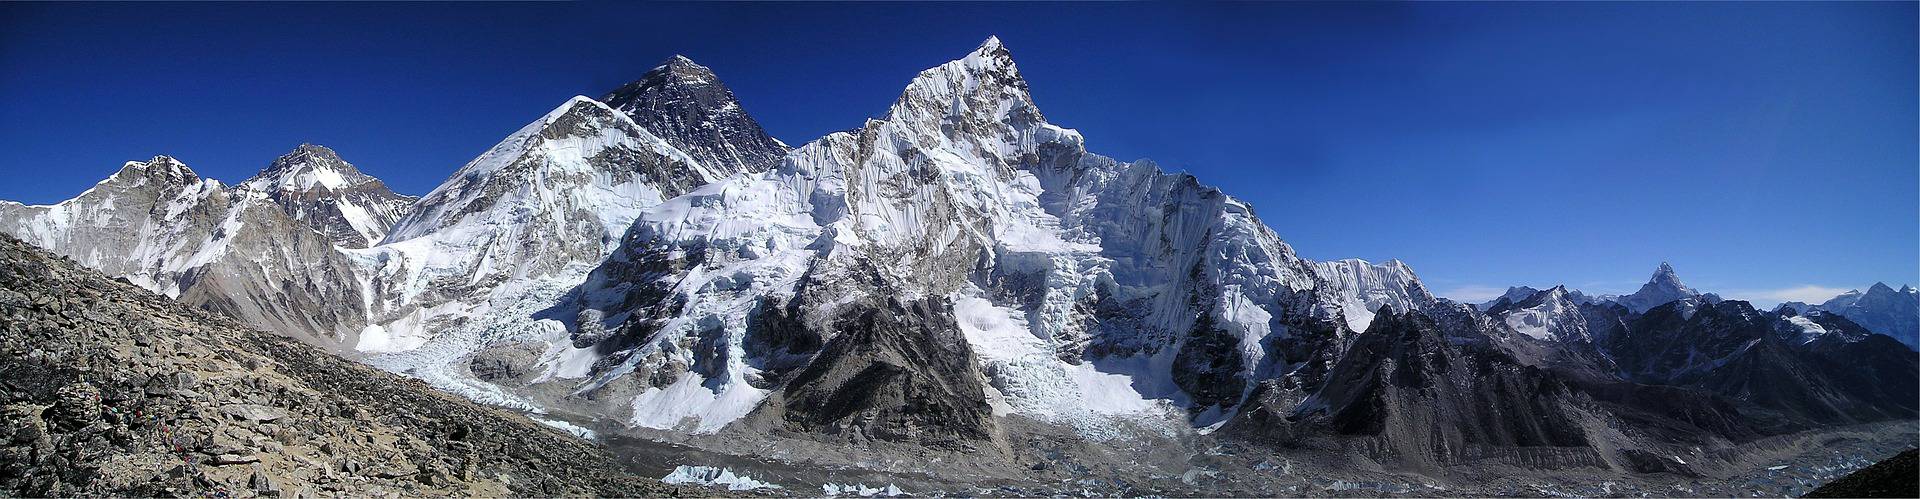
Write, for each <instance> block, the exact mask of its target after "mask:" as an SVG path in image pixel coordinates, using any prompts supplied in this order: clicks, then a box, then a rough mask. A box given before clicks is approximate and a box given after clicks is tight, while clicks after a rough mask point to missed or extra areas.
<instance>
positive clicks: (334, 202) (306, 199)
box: [238, 143, 414, 248]
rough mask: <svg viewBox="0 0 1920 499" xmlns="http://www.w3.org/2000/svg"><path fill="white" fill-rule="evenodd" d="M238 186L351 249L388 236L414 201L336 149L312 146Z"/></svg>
mask: <svg viewBox="0 0 1920 499" xmlns="http://www.w3.org/2000/svg"><path fill="white" fill-rule="evenodd" d="M238 187H239V188H240V189H242V190H244V191H247V192H248V193H250V195H259V196H264V197H265V198H267V199H268V200H270V201H271V202H273V203H274V204H277V205H279V206H280V209H281V210H282V211H285V212H286V214H287V216H289V217H292V218H293V219H294V220H296V221H299V222H301V223H304V224H306V225H307V226H309V227H312V228H313V229H314V230H316V231H319V232H320V233H321V234H323V235H325V236H327V239H329V240H332V241H333V242H334V244H337V245H340V246H342V247H347V248H365V247H367V246H371V245H373V244H374V243H377V242H379V241H380V240H381V239H383V238H385V237H386V235H387V231H388V229H391V228H392V227H393V224H394V222H395V221H397V220H399V219H400V216H401V215H402V214H404V213H405V212H406V209H407V207H408V206H409V205H412V204H413V200H414V199H413V197H411V196H403V195H400V194H396V193H394V192H393V191H392V190H391V189H388V188H387V185H386V183H384V182H381V181H380V179H377V178H374V177H373V176H371V175H367V174H365V173H361V172H360V169H359V168H356V167H354V166H353V163H348V162H347V161H346V160H344V159H341V158H340V154H339V153H336V152H334V150H333V149H329V148H327V147H326V146H321V145H316V144H311V143H308V144H300V146H299V147H295V148H294V149H293V151H290V152H288V153H286V154H284V155H281V156H280V157H279V158H276V159H274V160H273V162H272V163H270V164H268V165H267V167H266V168H265V169H262V170H260V173H258V174H255V175H254V176H253V178H249V179H247V180H246V181H245V182H241V183H240V184H239V186H238Z"/></svg>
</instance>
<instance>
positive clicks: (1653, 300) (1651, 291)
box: [1615, 262, 1700, 313]
mask: <svg viewBox="0 0 1920 499" xmlns="http://www.w3.org/2000/svg"><path fill="white" fill-rule="evenodd" d="M1697 296H1700V293H1699V292H1697V291H1694V290H1693V288H1689V287H1687V285H1686V283H1683V282H1680V275H1679V274H1678V273H1676V272H1674V270H1673V265H1672V264H1669V263H1667V262H1660V267H1659V268H1657V269H1654V271H1653V277H1652V278H1649V279H1648V280H1647V283H1646V284H1643V285H1641V286H1640V290H1639V291H1635V292H1634V293H1633V294H1631V295H1627V296H1623V297H1620V298H1619V299H1617V300H1615V302H1617V303H1619V304H1621V305H1625V306H1626V307H1627V309H1628V310H1632V311H1633V312H1635V313H1645V312H1646V311H1647V310H1649V309H1652V308H1653V307H1658V306H1660V305H1664V304H1666V303H1668V302H1671V301H1674V300H1681V299H1686V298H1693V297H1697Z"/></svg>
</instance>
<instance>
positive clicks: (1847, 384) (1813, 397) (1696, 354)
mask: <svg viewBox="0 0 1920 499" xmlns="http://www.w3.org/2000/svg"><path fill="white" fill-rule="evenodd" d="M1816 319H1817V320H1819V321H1823V322H1824V323H1825V324H1828V325H1832V326H1833V329H1834V330H1835V331H1836V332H1833V333H1829V334H1826V335H1822V336H1821V337H1819V338H1818V339H1816V340H1814V341H1812V342H1809V343H1806V344H1803V345H1793V344H1790V343H1789V342H1788V341H1787V340H1786V339H1785V338H1783V337H1782V336H1781V335H1780V333H1779V332H1778V328H1779V327H1780V326H1778V325H1777V323H1778V321H1779V320H1780V319H1778V318H1776V317H1774V316H1770V315H1768V314H1763V313H1761V312H1759V311H1756V310H1754V309H1753V307H1751V306H1749V305H1748V304H1747V303H1746V302H1741V301H1732V300H1729V301H1723V302H1720V303H1717V304H1704V303H1699V302H1694V301H1688V300H1682V301H1677V302H1673V303H1669V304H1667V305H1662V306H1660V307H1655V308H1654V309H1652V310H1649V311H1647V313H1646V315H1643V316H1640V317H1638V318H1635V319H1633V320H1632V321H1631V322H1630V323H1628V324H1626V325H1625V326H1624V329H1623V330H1621V331H1619V332H1616V333H1614V335H1613V337H1612V338H1611V339H1612V341H1611V343H1610V344H1608V345H1605V346H1604V349H1605V350H1606V351H1607V352H1608V353H1609V354H1610V355H1611V357H1612V358H1613V359H1614V360H1615V361H1617V362H1618V363H1619V366H1620V370H1621V375H1622V376H1623V377H1625V378H1626V379H1627V380H1628V381H1633V382H1637V383H1645V384H1658V385H1672V386H1682V387H1688V388H1694V389H1699V390H1704V391H1706V392H1708V393H1713V394H1716V395H1720V396H1724V397H1728V398H1731V399H1734V400H1738V401H1741V402H1743V403H1748V404H1753V405H1755V406H1758V407H1759V408H1762V409H1764V410H1767V411H1771V412H1775V413H1777V414H1778V417H1783V418H1786V419H1788V420H1795V421H1801V422H1805V423H1809V424H1846V423H1858V422H1869V421H1880V420H1886V419H1893V418H1912V417H1914V415H1915V413H1916V408H1915V406H1916V404H1920V401H1916V400H1915V397H1914V394H1915V393H1920V386H1916V383H1920V382H1917V381H1915V380H1916V369H1917V368H1916V365H1920V355H1916V354H1915V353H1914V351H1913V350H1911V349H1908V348H1906V347H1905V346H1904V345H1901V344H1899V343H1898V342H1896V341H1893V340H1892V339H1891V338H1888V337H1886V336H1884V335H1867V336H1861V335H1860V334H1859V332H1858V329H1857V326H1850V325H1847V324H1845V323H1843V322H1839V320H1843V319H1839V320H1836V319H1838V318H1816ZM1849 330H1851V332H1849Z"/></svg>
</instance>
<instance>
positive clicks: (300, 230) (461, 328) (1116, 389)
mask: <svg viewBox="0 0 1920 499" xmlns="http://www.w3.org/2000/svg"><path fill="white" fill-rule="evenodd" d="M1270 215H1271V214H1270ZM1280 215H1281V216H1289V215H1290V214H1286V213H1281V214H1280ZM0 231H4V232H5V233H7V234H10V235H12V236H14V237H17V238H19V239H20V240H23V241H26V242H28V243H31V244H33V245H36V246H40V247H42V248H45V249H47V250H50V251H52V252H55V253H58V254H62V255H66V256H68V257H70V258H72V259H74V260H75V261H77V262H79V263H81V264H84V265H86V266H89V267H93V268H95V269H99V270H100V271H102V272H105V273H107V274H110V275H114V276H118V277H121V278H123V279H125V280H127V281H128V282H131V283H133V284H137V285H140V286H142V287H145V288H147V289H149V290H152V291H154V292H157V293H161V294H164V295H166V296H168V297H172V298H174V299H176V300H178V301H180V302H182V303H185V304H188V305H191V306H195V307H199V308H202V309H205V310H209V311H213V312H218V313H221V314H225V315H228V316H231V317H234V318H236V319H239V320H241V321H243V322H246V323H248V324H251V325H253V326H255V327H258V328H261V329H263V330H267V331H272V332H276V333H280V334H284V335H287V336H290V337H293V338H297V339H299V340H301V341H305V342H308V343H311V344H313V345H316V346H319V347H322V348H325V349H329V350H331V351H333V352H336V353H339V354H342V355H346V356H349V357H351V358H354V359H356V360H360V361H362V362H366V363H369V364H371V365H373V366H377V367H380V368H383V369H387V370H390V371H393V372H397V373H403V374H406V375H408V376H412V377H415V378H418V379H421V380H424V381H426V382H428V383H430V384H432V385H433V386H435V387H437V388H440V389H442V390H446V391H449V392H452V393H456V394H459V395H461V396H464V397H467V398H469V399H472V400H474V401H477V402H482V403H486V404H491V405H495V406H500V407H506V408H511V409H517V410H521V411H527V412H537V413H553V414H569V415H577V416H579V417H581V418H583V419H588V420H600V421H605V422H608V423H609V424H612V425H615V426H617V427H619V428H621V429H623V430H627V431H631V432H633V433H634V434H637V435H642V436H647V437H650V438H656V439H662V440H673V441H678V442H684V443H689V444H691V445H695V446H698V447H702V448H705V449H709V450H712V451H716V452H721V453H732V454H752V453H754V452H756V451H754V450H752V449H755V448H760V447H755V446H756V445H763V444H754V443H749V442H780V444H779V445H783V446H788V447H783V448H789V449H834V448H844V447H846V446H858V447H860V448H867V449H883V450H885V451H886V452H933V453H956V454H953V455H955V456H959V455H967V456H975V457H972V458H966V459H978V457H977V456H982V455H984V456H998V457H996V458H993V459H991V460H989V462H979V463H974V462H972V461H968V462H969V463H972V464H969V465H968V466H979V467H980V469H982V470H985V471H980V473H983V474H985V475H988V476H1022V477H1034V476H1048V477H1051V476H1054V475H1051V474H1050V473H1057V472H1058V471H1044V472H1043V471H1040V470H1056V468H1050V467H1049V466H1055V465H1053V464H1047V463H1048V462H1050V461H1048V460H1049V459H1056V458H1055V457H1046V456H1059V455H1083V456H1084V455H1089V454H1075V453H1078V452H1095V451H1084V450H1075V451H1059V452H1054V453H1052V454H1049V453H1047V452H1041V451H1036V450H1034V449H1035V447H1033V446H1034V445H1037V444H1035V443H1034V442H1038V441H1040V440H1042V437H1041V436H1045V437H1044V438H1045V439H1051V440H1048V441H1053V442H1061V441H1065V442H1074V443H1073V444H1071V445H1076V446H1079V445H1085V446H1098V445H1110V444H1109V443H1110V442H1115V441H1120V440H1125V439H1129V438H1205V439H1224V440H1226V441H1232V442H1237V443H1240V444H1254V445H1259V446H1262V447H1264V448H1270V449H1291V450H1295V451H1302V452H1328V453H1344V454H1350V455H1354V456H1359V457H1358V459H1363V460H1365V461H1367V462H1369V463H1371V464H1368V465H1367V466H1369V467H1376V468H1379V469H1385V470H1414V471H1418V472H1423V473H1433V474H1438V475H1444V474H1445V473H1448V471H1447V470H1450V469H1452V468H1453V467H1455V466H1460V465H1483V464H1484V465H1499V466H1506V467H1515V468H1519V469H1532V470H1551V469H1564V468H1579V467H1591V468H1599V469H1607V470H1614V471H1625V472H1637V473H1678V474H1699V473H1727V471H1726V470H1728V469H1731V468H1732V467H1735V466H1737V464H1735V463H1738V462H1742V461H1741V460H1742V459H1746V458H1745V457H1740V456H1743V454H1740V453H1738V452H1734V451H1731V450H1726V449H1730V448H1732V446H1737V445H1741V444H1745V443H1750V442H1755V441H1759V440H1761V439H1765V438H1773V437H1778V436H1781V435H1787V434H1792V433H1795V432H1801V431H1812V430H1819V429H1826V428H1840V427H1851V426H1852V425H1860V424H1866V423H1876V422H1885V421H1904V420H1911V419H1913V418H1914V417H1915V415H1916V411H1920V400H1917V399H1920V396H1916V395H1920V385H1917V384H1916V383H1917V382H1920V371H1917V370H1916V364H1920V354H1916V353H1915V352H1914V350H1913V349H1912V346H1913V345H1914V344H1915V338H1916V337H1920V334H1916V304H1920V299H1916V293H1915V291H1914V290H1913V288H1912V287H1905V288H1902V289H1900V290H1897V291H1896V290H1893V289H1891V288H1889V287H1887V286H1885V285H1875V286H1874V287H1873V288H1871V289H1869V290H1868V291H1867V292H1865V293H1858V292H1854V293H1849V294H1846V295H1842V296H1840V297H1837V298H1835V299H1834V300H1831V301H1828V302H1826V303H1824V304H1821V305H1818V306H1809V305H1805V304H1786V305H1782V306H1781V307H1779V308H1777V309H1775V310H1772V311H1760V310H1755V309H1754V308H1753V307H1751V306H1750V305H1748V304H1747V303H1745V302H1741V301H1735V300H1724V299H1722V298H1720V297H1718V296H1715V295H1713V294H1711V293H1702V292H1699V291H1696V290H1694V289H1692V288H1689V287H1687V286H1686V285H1685V284H1683V283H1682V282H1681V281H1680V279H1679V277H1678V275H1677V273H1676V272H1675V270H1674V269H1673V268H1672V267H1671V266H1669V265H1666V264H1664V263H1662V264H1660V266H1659V268H1658V269H1657V270H1656V271H1655V273H1654V274H1653V276H1652V278H1651V279H1650V280H1649V281H1648V282H1647V284H1646V285H1644V286H1642V287H1641V288H1640V289H1639V290H1638V291H1637V292H1635V293H1633V294H1630V295H1626V296H1590V295H1586V294H1584V293H1581V292H1579V291H1577V290H1572V289H1567V288H1565V287H1564V286H1556V287H1553V288H1551V289H1546V290H1538V289H1533V288H1525V287H1515V288H1512V289H1510V290H1508V292H1507V293H1505V294H1504V295H1503V296H1501V297H1500V298H1497V299H1495V300H1494V301H1492V302H1489V303H1484V304H1480V305H1478V306H1473V305H1467V304H1461V303H1456V302H1453V301H1450V300H1447V299H1444V298H1438V297H1435V296H1433V295H1432V294H1431V293H1430V292H1429V291H1428V290H1427V288H1426V287H1425V286H1424V285H1423V284H1421V282H1420V280H1419V279H1418V277H1416V276H1415V274H1414V272H1413V270H1412V268H1411V267H1409V266H1408V265H1406V264H1405V263H1402V262H1399V261H1397V260H1395V261H1388V262H1385V263H1380V264H1375V263H1370V262H1366V261H1362V260H1338V261H1327V262H1313V261H1309V260H1306V259H1304V258H1301V257H1299V256H1298V255H1297V254H1295V252H1294V250H1293V249H1292V247H1291V246H1289V245H1288V244H1287V243H1285V242H1283V241H1282V240H1281V238H1280V236H1279V235H1278V234H1276V233H1274V231H1273V230H1272V229H1270V228H1269V227H1268V226H1267V225H1266V224H1265V223H1263V222H1262V221H1261V219H1260V217H1259V216H1257V215H1256V214H1255V210H1254V208H1253V207H1252V206H1251V205H1250V204H1248V203H1246V202H1244V201H1241V200H1239V199H1236V198H1234V197H1232V196H1231V195H1228V194H1227V193H1225V192H1223V191H1221V190H1220V189H1217V188H1214V187H1210V186H1207V185H1205V184H1202V183H1200V180H1199V179H1197V178H1195V177H1193V176H1191V175H1187V174H1182V173H1169V172H1167V171H1164V170H1162V169H1161V168H1160V167H1158V166H1157V165H1155V164H1153V163H1152V162H1149V161H1144V160H1143V161H1138V162H1120V161H1116V160H1114V159H1112V158H1108V157H1105V156H1100V155H1098V154H1094V153H1092V152H1089V151H1088V150H1087V149H1086V142H1085V139H1084V138H1083V137H1082V136H1081V135H1080V133H1079V132H1076V131H1074V130H1072V129H1068V128H1063V127H1061V126H1058V125H1056V124H1054V123H1052V122H1050V121H1049V120H1048V119H1047V117H1046V116H1045V115H1043V114H1042V113H1041V112H1040V109H1039V108H1038V107H1037V106H1036V105H1035V103H1034V102H1033V99H1032V95H1031V94H1030V93H1029V89H1028V84H1027V81H1026V80H1025V79H1024V78H1023V77H1022V76H1021V73H1020V71H1019V70H1018V69H1017V68H1016V66H1015V64H1014V61H1013V58H1012V55H1011V52H1010V51H1009V50H1008V49H1007V48H1006V47H1005V46H1003V45H1002V44H1001V42H1000V41H999V40H998V39H988V40H987V41H986V42H985V43H984V44H982V45H980V46H979V47H978V48H976V49H975V50H973V51H971V52H969V53H967V54H966V55H964V56H963V57H961V58H959V59H956V60H953V61H950V62H947V63H945V64H941V65H939V66H936V67H933V68H931V69H927V70H925V71H922V72H920V73H919V74H918V75H917V76H915V77H914V78H913V79H912V80H911V81H909V82H908V83H907V85H906V87H905V90H904V91H903V92H902V93H901V95H900V96H899V97H898V99H896V100H895V101H894V102H893V104H892V105H891V106H890V107H889V108H888V109H887V110H886V111H885V112H884V113H883V114H881V115H880V117H879V118H874V119H870V120H867V121H866V122H865V123H862V124H859V126H858V127H856V128H852V129H849V130H847V131H842V132H836V133H833V134H829V135H827V136H825V137H821V138H819V139H817V140H814V141H812V142H809V143H806V144H802V145H800V146H798V147H789V146H787V145H786V144H783V143H781V142H779V141H778V140H774V139H773V138H772V137H771V136H768V135H767V134H766V133H765V132H764V131H763V130H762V129H761V128H760V126H759V125H758V124H757V123H755V121H754V120H753V119H752V118H751V117H750V116H749V115H748V114H747V112H746V111H745V110H744V109H743V108H742V106H741V105H740V103H739V102H738V101H737V100H736V99H735V97H734V95H733V94H732V92H731V91H729V90H728V89H727V88H726V87H725V86H724V85H723V84H722V83H721V82H720V80H719V78H718V77H717V76H715V74H714V73H713V72H712V71H710V70H709V69H707V68H705V67H703V66H700V65H698V64H695V63H694V62H693V61H691V60H688V59H686V58H683V57H677V56H676V57H674V58H672V59H669V60H668V61H666V62H665V63H663V64H661V65H660V66H658V67H656V68H654V69H653V70H652V71H650V72H648V73H647V74H646V75H644V76H642V77H641V78H640V79H639V80H636V81H634V82H633V83H629V84H627V85H624V86H621V87H620V88H618V89H616V90H614V91H612V92H610V93H608V94H606V95H605V97H603V98H602V99H599V100H596V99H592V98H588V97H584V96H581V97H574V98H572V99H569V100H567V101H566V102H564V103H562V104H561V105H560V106H559V107H557V108H555V109H554V110H553V111H552V112H550V113H548V114H546V115H544V116H542V117H540V118H538V119H536V120H534V121H533V122H531V123H529V124H527V125H526V126H525V127H523V128H521V129H520V130H518V131H516V132H513V133H512V134H510V135H508V136H507V137H506V138H505V139H503V140H502V141H500V142H499V143H498V144H496V145H495V146H493V147H492V148H490V149H489V150H487V151H486V152H484V153H482V154H481V155H480V156H479V157H476V158H474V159H473V160H472V161H471V162H469V163H467V164H466V165H465V166H462V167H460V168H459V169H457V170H455V171H454V172H453V173H452V175H451V176H450V177H449V178H448V179H447V180H446V181H445V182H443V183H442V184H440V185H439V186H438V187H437V188H435V189H434V190H433V191H432V192H430V193H428V194H427V195H425V196H423V197H420V198H417V199H415V198H411V197H407V196H402V195H398V194H395V193H393V192H391V191H390V190H388V189H387V188H386V187H385V186H384V185H383V184H382V183H381V182H380V181H379V180H377V179H374V178H372V177H370V176H368V175H365V174H364V173H361V172H360V171H358V170H357V169H355V168H354V166H353V165H351V164H349V163H347V162H346V161H344V160H342V159H341V158H340V157H339V156H338V155H337V154H336V153H335V152H334V151H332V150H329V149H327V148H325V147H320V146H316V145H301V146H300V147H298V148H297V149H295V150H294V151H293V152H291V153H288V154H287V155H286V156H283V157H281V158H279V159H277V160H274V161H273V162H272V163H270V164H269V166H268V167H267V168H266V169H265V170H263V171H262V172H261V173H260V174H259V175H257V176H255V177H254V178H252V179H248V180H246V181H243V182H241V183H238V184H232V185H228V184H224V183H221V182H219V181H217V180H211V179H203V178H201V177H199V176H198V175H196V174H195V173H194V172H193V171H192V170H190V169H188V168H187V167H186V165H185V164H183V163H181V162H179V161H177V160H175V159H173V158H169V157H165V156H160V157H155V158H154V159H152V160H150V161H146V162H129V163H127V164H126V165H125V166H124V167H123V168H122V169H121V170H120V171H119V172H117V173H114V174H113V175H112V176H110V177H108V178H107V179H106V180H103V181H101V182H100V183H99V184H98V185H96V186H95V187H93V188H92V189H89V190H87V191H86V192H84V193H82V194H80V195H79V196H77V197H75V198H73V199H70V200H67V201H63V202H61V203H57V204H54V205H46V206H26V205H20V204H17V203H7V202H0ZM764 445H774V444H764ZM901 449H909V450H905V451H903V450H901ZM787 452H790V453H801V452H812V453H811V454H809V455H808V457H807V459H811V460H816V461H831V459H833V458H829V457H823V456H826V455H832V454H834V453H833V452H830V451H824V450H822V451H801V450H790V451H787ZM874 452H881V451H879V450H875V451H874ZM1062 453H1065V454H1062ZM941 455H947V454H941ZM956 459H960V458H956ZM918 462H921V463H922V464H891V465H888V466H893V467H894V468H891V469H893V470H894V471H903V472H922V473H935V472H942V471H944V470H941V469H939V466H940V465H937V464H928V463H930V462H925V461H918ZM842 464H847V465H854V464H859V465H874V464H873V463H864V464H861V463H851V464H849V463H842ZM1035 479H1037V478H1035ZM1173 490H1178V489H1173ZM1189 490H1204V489H1189ZM1233 490H1238V489H1221V490H1215V492H1222V493H1224V492H1231V491H1233ZM1118 491H1119V490H1118V489H1117V490H1116V492H1118ZM1136 491H1138V490H1136ZM1490 493H1491V492H1490ZM1229 495H1231V494H1229Z"/></svg>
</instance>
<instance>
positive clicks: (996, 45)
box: [974, 35, 1006, 52]
mask: <svg viewBox="0 0 1920 499" xmlns="http://www.w3.org/2000/svg"><path fill="white" fill-rule="evenodd" d="M1002 48H1006V46H1005V45H1003V44H1001V43H1000V37H999V36H997V35H987V40H986V41H983V42H980V48H977V49H974V51H975V52H991V51H994V50H996V49H1002Z"/></svg>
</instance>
